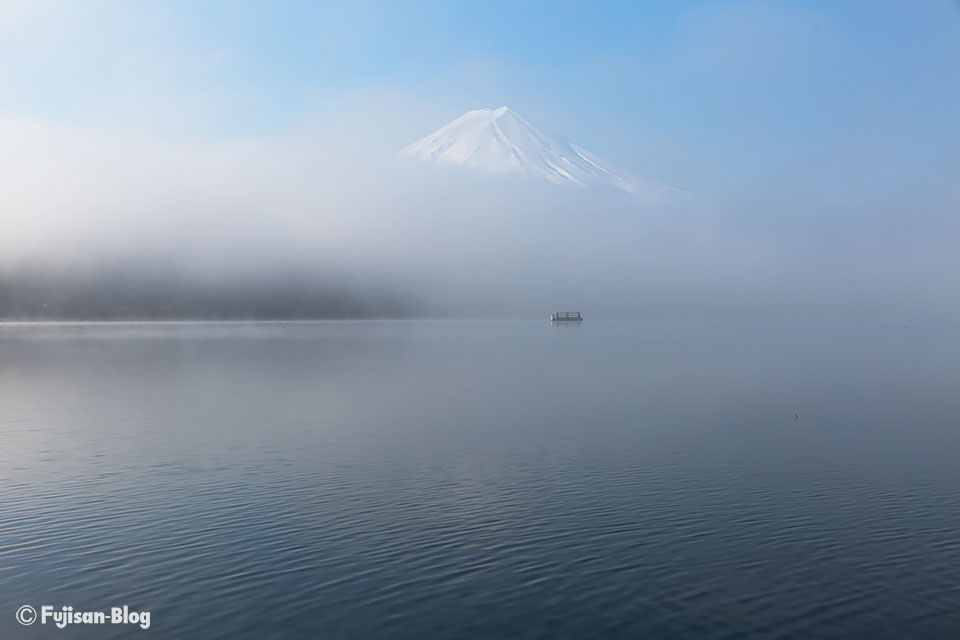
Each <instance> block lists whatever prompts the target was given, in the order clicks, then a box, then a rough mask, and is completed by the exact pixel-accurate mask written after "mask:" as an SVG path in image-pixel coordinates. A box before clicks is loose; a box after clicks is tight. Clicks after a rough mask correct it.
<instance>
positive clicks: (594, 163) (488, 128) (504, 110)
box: [402, 106, 674, 195]
mask: <svg viewBox="0 0 960 640" xmlns="http://www.w3.org/2000/svg"><path fill="white" fill-rule="evenodd" d="M402 153H403V154H404V155H407V156H410V157H413V158H417V159H419V160H424V161H429V162H433V163H436V164H446V165H461V166H465V167H473V168H477V169H483V170H486V171H492V172H500V173H526V174H532V175H536V176H539V177H541V178H543V179H546V180H549V181H550V182H553V183H556V184H563V185H570V186H575V187H581V188H591V189H595V188H610V187H613V188H616V189H619V190H621V191H626V192H628V193H637V192H646V193H648V194H651V195H652V194H653V193H654V192H661V191H662V192H663V193H668V192H670V191H674V190H672V189H670V188H669V187H661V186H659V185H654V184H652V183H642V182H639V181H636V180H633V179H630V178H627V177H625V176H623V175H620V174H618V173H615V172H614V171H613V170H611V169H609V168H607V166H605V163H604V162H603V161H602V160H600V159H599V158H597V157H596V156H594V155H593V154H591V153H590V152H588V151H586V150H585V149H584V148H583V147H580V146H579V145H576V144H574V143H573V142H570V141H569V140H566V139H564V138H563V137H560V136H556V135H549V134H546V133H544V132H543V131H542V130H540V129H538V128H537V127H535V126H534V125H532V124H531V123H530V122H529V121H528V120H527V118H525V117H524V116H522V115H520V114H519V113H517V112H516V111H514V110H512V109H510V108H509V107H505V106H504V107H500V108H499V109H476V110H474V111H468V112H466V113H465V114H463V115H462V116H460V117H459V118H457V119H456V120H454V121H452V122H450V123H449V124H447V125H445V126H443V127H441V128H440V129H438V130H437V131H435V132H433V133H431V134H430V135H428V136H426V137H425V138H422V139H421V140H418V141H417V142H414V143H413V144H411V145H410V146H409V147H407V148H406V149H404V150H403V151H402Z"/></svg>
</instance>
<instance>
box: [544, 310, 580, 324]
mask: <svg viewBox="0 0 960 640" xmlns="http://www.w3.org/2000/svg"><path fill="white" fill-rule="evenodd" d="M550 322H583V316H581V315H580V312H579V311H557V312H556V313H551V314H550Z"/></svg>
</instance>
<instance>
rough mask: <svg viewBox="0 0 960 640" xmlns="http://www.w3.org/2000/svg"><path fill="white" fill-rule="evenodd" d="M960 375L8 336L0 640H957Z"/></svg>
mask: <svg viewBox="0 0 960 640" xmlns="http://www.w3.org/2000/svg"><path fill="white" fill-rule="evenodd" d="M958 355H960V326H957V325H939V326H930V327H926V326H922V325H916V326H912V327H903V326H900V325H898V324H896V323H889V324H885V323H883V322H876V323H874V324H869V323H867V324H864V323H861V324H853V323H850V322H846V323H836V324H835V323H830V322H826V321H823V322H815V323H799V322H796V323H790V324H784V323H776V322H766V323H765V322H747V321H740V320H737V321H733V320H725V321H714V322H708V321H702V322H668V321H636V322H602V321H590V320H589V319H588V321H587V322H586V323H584V324H583V326H558V327H551V326H550V325H549V323H545V322H397V323H388V322H383V323H378V322H366V323H364V322H357V323H347V322H344V323H296V324H286V325H284V324H272V323H267V324H255V323H253V324H243V323H240V324H219V325H218V324H134V325H122V324H121V325H110V324H107V325H95V324H94V325H32V326H31V325H0V638H20V637H23V638H31V637H33V638H39V637H63V638H70V637H74V638H77V637H91V638H94V637H95V638H113V637H147V635H149V636H150V637H163V638H167V637H169V638H194V637H195V638H214V637H220V638H271V637H307V638H309V637H326V638H391V639H396V638H411V639H414V638H415V639H420V638H430V637H439V638H468V639H469V638H498V637H515V638H585V637H603V638H641V637H642V638H673V637H681V638H855V637H869V638H956V637H960V392H958V389H960V357H958ZM795 414H797V416H796V417H795ZM23 604H31V605H34V606H36V607H37V608H39V607H40V605H42V604H51V605H54V606H56V607H60V606H61V605H68V604H69V605H72V606H73V607H74V608H75V609H83V610H104V609H108V608H109V607H110V606H113V605H122V604H127V605H129V606H130V607H131V608H132V609H137V610H143V609H145V610H149V611H150V612H151V628H150V630H149V632H143V631H141V630H140V629H139V628H137V627H117V626H110V625H107V626H104V627H95V628H84V627H79V626H73V627H68V628H67V629H65V630H64V631H58V630H56V629H52V628H51V627H50V625H49V624H48V625H46V627H41V626H40V625H39V624H35V625H33V626H32V627H21V626H20V625H19V624H17V622H16V620H15V616H14V612H15V611H16V610H17V608H18V607H19V606H20V605H23ZM145 633H146V634H147V635H145Z"/></svg>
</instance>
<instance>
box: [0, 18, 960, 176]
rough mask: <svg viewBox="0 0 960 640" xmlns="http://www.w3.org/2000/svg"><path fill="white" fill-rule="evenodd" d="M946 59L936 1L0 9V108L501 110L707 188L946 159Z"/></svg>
mask: <svg viewBox="0 0 960 640" xmlns="http://www.w3.org/2000/svg"><path fill="white" fill-rule="evenodd" d="M958 68H960V8H958V5H957V4H955V3H953V2H950V1H949V0H926V1H924V2H915V1H908V0H903V1H893V0H890V1H884V2H876V1H866V0H864V1H848V2H830V1H809V2H799V1H793V2H740V1H720V0H714V1H709V2H707V1H686V2H683V1H670V2H602V3H589V2H556V1H554V2H531V1H525V2H500V1H491V2H483V3H477V2H402V3H401V2H342V3H322V2H269V3H267V2H236V1H219V2H196V1H182V2H154V3H141V2H131V1H128V2H97V1H91V2H84V3H79V2H44V1H40V2H27V1H14V2H0V87H2V88H0V115H2V116H6V117H18V118H29V119H41V120H46V121H55V122H63V123H70V124H73V125H77V126H89V127H111V128H121V129H123V128H127V129H141V130H144V131H149V132H151V133H153V134H155V135H160V136H171V137H195V138H248V137H264V136H267V137H269V136H274V135H284V134H285V133H286V132H289V131H290V130H291V129H295V128H296V127H298V126H302V124H303V123H304V122H317V121H322V122H324V124H325V126H328V127H331V128H333V129H339V130H341V131H344V130H351V128H355V129H357V130H364V131H367V132H371V131H374V132H376V137H377V138H378V139H379V140H381V141H382V142H383V143H384V145H386V146H389V145H401V144H405V143H406V142H409V141H410V140H412V139H415V138H417V137H419V136H420V135H423V134H425V133H427V132H428V131H430V130H432V129H434V128H436V127H439V126H440V125H441V124H443V123H444V122H446V121H448V120H450V119H452V118H453V117H455V116H457V115H459V114H460V113H461V112H463V111H465V110H468V109H471V108H477V107H490V106H499V105H501V104H509V105H510V106H512V107H514V108H516V109H519V110H521V111H523V112H525V113H527V114H528V115H530V116H532V117H533V118H534V119H535V120H538V121H539V122H540V123H542V124H545V125H547V126H548V127H549V128H552V129H554V130H557V131H560V132H562V133H564V134H566V135H568V136H569V137H571V138H572V139H574V140H577V141H578V142H580V143H581V144H583V145H584V146H587V147H588V148H591V149H593V150H594V151H596V152H597V153H599V154H600V155H601V156H605V157H608V158H610V159H611V160H613V161H614V162H616V163H618V164H620V165H621V166H624V167H627V168H629V169H631V170H633V171H634V172H637V173H641V174H644V175H649V176H651V177H653V178H657V179H661V180H665V181H670V182H673V183H678V184H681V185H683V186H685V187H688V188H693V189H697V190H700V191H706V192H723V191H729V192H736V191H737V190H743V189H768V190H770V191H776V190H777V189H778V188H780V187H781V186H782V183H783V181H784V180H787V179H789V178H788V177H789V176H791V175H796V176H800V179H802V181H803V183H804V184H805V188H808V189H810V188H814V189H819V188H822V189H824V190H825V192H826V193H833V194H839V191H838V190H842V189H853V190H854V191H856V192H860V191H861V190H864V189H869V187H870V185H871V182H873V181H876V180H881V181H883V180H889V179H893V178H894V177H896V176H900V177H903V176H916V177H922V176H923V175H925V174H928V173H929V172H931V171H932V170H933V169H934V168H935V167H937V166H942V165H944V164H945V163H952V165H951V166H955V165H956V163H957V151H956V149H957V148H958V143H960V126H958V124H957V123H958V118H957V114H958V113H960V76H958V74H957V69H958ZM831 190H832V191H831Z"/></svg>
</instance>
